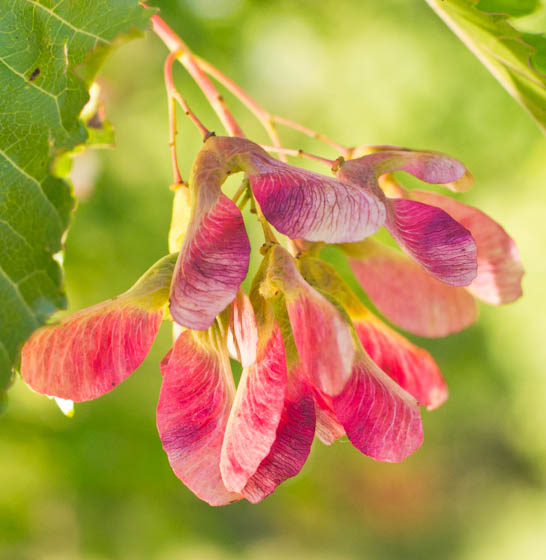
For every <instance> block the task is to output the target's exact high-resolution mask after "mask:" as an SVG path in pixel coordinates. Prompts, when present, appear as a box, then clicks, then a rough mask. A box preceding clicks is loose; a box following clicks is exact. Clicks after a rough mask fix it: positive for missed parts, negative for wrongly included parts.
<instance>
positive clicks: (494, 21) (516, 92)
mask: <svg viewBox="0 0 546 560" xmlns="http://www.w3.org/2000/svg"><path fill="white" fill-rule="evenodd" d="M426 1H427V3H428V4H429V5H430V6H431V8H432V9H433V10H434V11H436V13H437V14H438V15H439V16H440V17H441V18H442V19H443V20H444V22H445V23H446V24H447V25H448V26H449V27H450V28H451V30H452V31H453V32H454V33H455V34H456V35H457V36H458V37H459V39H461V41H463V43H465V44H466V46H467V47H468V48H469V49H470V50H471V51H472V52H473V53H474V54H475V55H476V56H477V57H478V59H479V60H480V61H481V62H482V64H484V65H485V66H486V68H487V69H488V70H489V71H490V72H491V73H492V74H493V76H495V78H497V80H498V81H499V82H500V83H501V84H502V86H503V87H504V88H505V89H506V91H508V93H509V94H510V95H512V97H514V98H515V99H516V100H517V101H518V102H519V103H520V105H522V106H523V107H524V108H525V109H526V110H527V111H528V112H529V113H530V114H531V116H532V117H533V118H534V119H535V120H536V121H537V122H538V124H539V126H540V127H541V129H542V130H543V131H544V132H546V37H545V36H544V35H541V34H536V33H522V32H520V31H518V30H517V29H516V28H514V27H513V26H512V25H511V24H510V23H509V22H508V20H509V18H510V17H511V16H522V15H527V14H529V13H532V12H533V11H534V10H536V9H537V8H538V6H539V2H538V0H478V1H477V0H426Z"/></svg>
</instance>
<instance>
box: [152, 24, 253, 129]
mask: <svg viewBox="0 0 546 560" xmlns="http://www.w3.org/2000/svg"><path fill="white" fill-rule="evenodd" d="M151 20H152V27H153V30H154V32H155V33H156V35H157V36H158V37H159V38H160V39H161V40H162V41H163V42H164V43H165V45H166V46H167V48H168V49H169V50H170V51H171V52H176V54H177V56H176V58H177V60H178V61H179V62H180V63H181V64H182V65H183V66H184V68H186V70H187V71H188V73H189V74H190V75H191V77H192V78H193V79H194V80H195V81H196V83H197V85H198V86H199V87H200V89H201V91H202V92H203V93H204V95H205V96H206V98H207V100H208V102H209V103H210V105H211V106H212V108H213V109H214V111H215V112H216V114H217V115H218V118H219V119H220V120H221V121H222V124H223V125H224V127H225V128H226V130H227V131H228V133H229V134H230V135H231V136H239V137H241V138H244V136H245V135H244V132H243V131H242V129H241V127H240V126H239V125H238V124H237V121H236V120H235V118H234V117H233V115H232V114H231V113H230V111H229V110H228V108H227V107H226V104H225V103H224V98H223V97H222V96H221V95H220V94H219V93H218V90H217V89H216V88H215V87H214V85H213V83H212V82H211V81H210V79H209V78H208V76H207V75H206V74H205V72H204V71H203V70H201V68H199V66H198V64H197V62H195V59H194V57H193V55H192V53H191V51H190V49H189V48H188V46H187V45H186V43H184V41H182V39H181V38H180V37H179V36H178V35H177V34H176V33H175V32H174V31H173V30H172V29H171V28H170V27H169V25H167V23H166V22H165V21H164V20H163V19H162V18H161V17H160V16H158V15H153V16H152V17H151Z"/></svg>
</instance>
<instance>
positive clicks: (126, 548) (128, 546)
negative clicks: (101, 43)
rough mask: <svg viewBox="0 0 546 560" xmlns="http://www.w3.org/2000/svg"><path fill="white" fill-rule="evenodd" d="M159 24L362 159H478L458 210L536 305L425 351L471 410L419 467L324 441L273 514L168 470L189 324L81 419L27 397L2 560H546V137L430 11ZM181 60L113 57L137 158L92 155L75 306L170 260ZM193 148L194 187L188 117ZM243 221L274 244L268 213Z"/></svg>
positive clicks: (10, 420) (348, 11) (10, 425)
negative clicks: (413, 151)
mask: <svg viewBox="0 0 546 560" xmlns="http://www.w3.org/2000/svg"><path fill="white" fill-rule="evenodd" d="M161 6H162V16H163V17H164V18H165V19H166V20H167V21H168V22H169V23H171V24H172V26H173V27H174V28H175V29H176V30H177V32H179V33H180V34H181V35H182V36H183V37H184V38H185V39H186V40H187V42H188V43H189V44H190V45H191V46H192V47H193V48H194V49H195V50H196V52H198V53H199V54H201V55H202V56H204V57H205V58H208V59H210V60H211V61H212V62H213V63H215V64H216V65H217V66H218V67H220V68H221V69H222V70H224V71H225V72H227V73H228V74H229V75H231V76H232V77H234V78H235V79H236V80H237V81H239V82H241V84H242V85H243V86H244V87H245V88H246V89H248V90H249V92H250V93H252V94H253V95H255V96H256V98H257V99H258V100H260V101H261V102H262V103H263V105H265V106H266V107H267V108H268V109H270V110H272V111H274V112H277V113H279V114H281V115H283V116H286V117H289V118H294V119H296V120H299V121H301V122H302V123H304V124H308V125H311V126H314V127H315V128H317V129H319V130H321V131H323V132H325V133H327V134H329V135H330V136H332V137H334V138H337V139H339V140H340V141H342V142H345V143H347V144H360V143H377V144H382V143H390V144H400V145H407V146H410V147H415V148H427V149H435V150H440V151H444V152H446V153H449V154H450V155H453V156H454V157H457V158H459V159H461V160H462V161H463V162H464V163H465V164H466V165H467V166H468V167H469V169H471V171H472V172H473V174H474V176H475V178H476V184H475V187H474V189H473V190H472V191H471V192H469V193H466V194H464V195H457V196H458V197H460V198H461V199H463V200H465V201H467V202H469V203H471V204H476V205H478V206H480V208H482V209H483V210H484V211H486V212H488V213H490V214H491V215H492V216H494V217H495V218H496V219H497V220H499V221H500V222H501V223H502V224H503V225H504V226H505V228H506V229H507V230H508V232H509V233H510V234H511V235H513V236H514V238H515V239H516V240H517V242H518V244H519V248H520V251H521V254H522V259H523V262H524V264H525V267H526V270H527V273H526V277H525V279H524V292H525V295H524V298H523V299H522V300H520V301H519V302H517V303H515V304H513V305H510V306H506V307H502V308H491V307H488V306H485V305H484V306H482V307H481V317H480V320H479V323H478V324H477V325H476V326H474V327H472V328H470V329H469V330H467V331H465V332H463V333H461V334H459V335H455V336H452V337H450V338H447V339H443V340H432V341H424V340H422V339H421V340H417V342H418V343H419V344H423V345H425V346H426V348H427V349H428V350H429V351H430V352H432V353H433V355H434V356H435V357H436V358H437V360H438V362H439V364H440V366H441V367H442V369H443V371H444V373H445V375H446V378H447V381H448V383H449V387H450V393H451V395H450V399H449V400H448V401H447V403H446V404H445V405H443V406H442V407H441V408H440V409H438V410H437V411H434V412H423V415H424V422H425V443H424V445H423V447H422V448H421V449H420V450H419V451H418V452H417V453H416V454H415V455H413V456H412V457H410V458H409V459H408V460H407V461H405V462H404V463H402V464H400V465H392V464H381V463H375V462H373V461H372V460H369V459H367V458H365V457H363V456H362V455H361V454H359V453H358V452H357V451H356V450H355V449H353V448H352V446H351V445H350V444H348V443H346V442H343V441H341V442H338V443H336V444H334V445H333V446H332V447H330V448H327V447H325V446H323V445H321V444H319V443H315V444H314V447H313V450H312V453H311V458H310V460H309V461H308V463H307V464H306V465H305V467H304V470H303V472H302V473H301V474H300V476H299V477H297V478H296V479H293V480H291V481H288V482H287V483H286V484H284V485H282V486H281V487H279V488H278V489H277V490H276V492H275V493H274V494H273V495H272V496H271V497H269V498H268V499H267V500H266V501H264V502H263V503H262V504H260V505H258V506H251V505H250V504H247V503H237V504H235V505H233V506H229V507H226V508H221V509H213V508H210V507H209V506H207V505H206V504H204V503H202V502H200V501H199V500H198V499H197V498H195V497H194V496H193V494H192V493H191V492H190V491H189V490H187V489H186V488H185V487H184V486H183V485H182V484H181V483H180V482H179V481H178V480H177V479H176V478H175V476H174V475H173V473H172V471H171V469H170V467H169V465H168V462H167V459H166V457H165V455H164V453H163V451H162V449H161V444H160V442H159V438H158V436H157V433H156V428H155V406H156V403H157V396H158V394H159V386H160V374H159V367H158V364H159V360H160V358H161V357H162V356H163V355H164V354H165V353H166V351H167V349H168V347H169V343H170V328H169V326H165V328H164V330H163V331H162V333H161V336H160V337H159V339H158V340H157V341H156V344H155V346H154V348H153V350H152V352H151V354H150V356H149V357H148V358H147V359H146V361H145V363H144V365H143V366H142V367H141V368H140V370H139V371H138V372H137V373H136V374H134V375H133V376H131V377H130V378H129V380H127V381H126V382H124V383H123V384H122V385H121V386H120V387H118V388H117V389H116V390H115V391H113V392H112V393H110V394H108V395H106V396H105V397H103V398H101V399H100V400H97V401H93V402H90V403H85V404H81V405H77V406H76V413H75V416H74V418H73V419H71V420H69V419H66V418H65V417H64V416H63V415H62V414H61V413H60V412H59V411H58V410H57V408H56V406H55V404H54V403H53V402H52V401H49V400H47V399H46V398H45V397H42V396H39V395H36V394H33V393H31V392H30V391H29V390H28V389H27V388H26V387H25V386H24V384H23V383H22V382H21V381H17V382H16V383H15V386H14V388H13V391H12V393H11V395H12V396H11V399H10V403H9V406H8V409H7V411H6V413H5V414H4V417H3V418H2V420H1V421H0V422H1V424H0V451H1V457H2V460H1V461H0V480H2V482H3V484H2V491H1V492H0V559H1V560H49V559H53V558H54V559H55V560H112V559H116V560H117V559H122V560H129V559H130V560H156V559H157V560H179V559H183V560H187V559H188V560H235V559H237V560H276V559H277V558H301V559H303V560H308V559H309V560H310V559H313V560H348V559H350V560H353V559H355V560H363V559H364V560H368V559H373V560H375V559H377V560H391V559H392V560H394V559H401V560H402V559H403V560H406V559H408V558H419V559H436V558H442V559H447V560H451V559H457V560H490V559H491V558H495V559H498V560H513V559H514V558H527V559H531V560H535V559H537V560H538V559H542V558H543V557H544V556H545V550H546V547H545V544H544V526H546V437H545V436H544V434H545V433H546V415H545V414H544V402H545V399H546V373H545V371H544V363H546V347H545V345H544V341H543V324H544V315H545V311H546V309H545V302H546V294H545V293H544V286H545V285H546V265H545V262H546V260H545V259H544V254H543V252H544V241H543V240H544V238H545V236H546V221H545V220H544V218H543V214H544V211H543V208H544V205H545V204H546V194H545V192H544V188H543V185H544V183H545V181H546V165H545V154H546V141H545V139H544V138H543V136H542V135H541V133H540V131H539V130H538V129H537V127H536V126H535V125H534V123H533V122H532V121H531V120H530V119H529V118H528V117H527V115H525V113H524V112H523V111H522V110H521V108H520V107H519V106H518V105H517V103H515V102H514V100H513V99H511V98H510V96H508V95H507V94H506V92H505V91H503V89H502V88H500V87H499V85H498V83H497V82H496V81H495V80H494V79H493V78H492V77H491V76H490V75H489V74H488V73H487V72H486V71H485V70H484V68H483V66H482V65H481V64H480V63H479V61H477V60H476V59H475V57H474V56H473V55H472V54H471V53H470V52H468V50H467V49H466V48H465V47H464V46H463V45H462V44H461V43H460V42H459V41H458V39H457V38H456V37H455V36H454V35H453V34H452V33H451V32H450V31H449V30H448V29H447V28H446V27H445V25H444V24H443V23H442V21H441V20H440V19H439V18H438V17H436V16H435V14H434V13H433V12H431V10H430V9H429V8H428V7H427V6H426V5H425V3H421V2H407V1H406V0H384V1H383V2H376V1H372V0H366V1H363V0H348V1H347V2H333V1H325V2H311V1H310V0H305V1H304V0H297V1H288V0H285V1H277V2H266V1H265V0H263V1H250V0H246V1H245V0H210V1H209V0H191V1H190V0H185V1H180V2H166V1H165V2H162V3H161ZM537 17H540V13H539V14H537ZM165 55H166V51H165V48H164V47H163V45H161V44H160V43H159V41H158V40H157V39H156V38H155V37H153V36H149V37H147V38H146V39H145V40H141V41H136V42H133V43H132V44H130V45H128V46H126V47H123V48H122V49H121V50H119V51H118V52H117V53H116V54H115V55H114V56H113V57H112V59H111V60H110V61H109V62H108V64H107V67H106V70H105V72H104V75H103V78H102V80H101V85H102V92H103V95H104V97H105V104H106V109H107V116H108V118H109V119H110V120H111V121H112V122H113V123H114V124H115V126H116V137H117V148H116V150H113V151H108V152H101V153H100V157H99V158H98V159H97V158H96V157H94V158H92V159H87V156H83V157H84V158H86V159H83V160H82V162H83V161H85V165H83V164H82V169H84V170H85V169H87V175H86V176H87V177H89V176H93V175H95V176H96V177H97V178H98V179H97V181H96V184H95V186H94V190H93V192H91V193H88V194H87V195H86V196H85V199H84V200H82V202H81V203H80V205H79V207H78V209H77V211H76V214H75V218H74V225H73V228H72V230H71V232H70V235H69V237H68V239H67V250H66V258H65V265H66V270H67V286H68V290H69V300H70V307H71V309H78V308H81V307H83V306H85V305H88V304H92V303H95V302H97V301H99V300H101V299H105V298H107V297H110V296H112V295H114V294H116V293H120V292H122V291H123V290H125V289H127V288H128V287H129V286H130V285H131V284H132V282H133V281H134V280H135V279H136V278H137V277H138V276H139V274H141V273H142V272H143V271H144V270H145V269H146V268H147V267H148V266H149V265H150V264H151V263H153V262H155V260H157V259H158V258H159V257H161V256H162V255H164V254H165V253H166V252H167V231H168V228H169V220H170V205H171V201H172V192H171V191H169V189H168V186H169V184H170V183H171V181H172V178H171V172H170V157H169V149H168V123H167V116H166V115H167V107H166V96H165V93H164V90H163V85H162V63H163V60H164V57H165ZM175 79H176V82H177V85H178V86H179V87H180V89H181V90H182V91H183V92H184V93H185V94H186V97H187V98H188V99H189V101H190V104H191V106H192V109H194V110H195V111H196V112H197V113H198V114H199V116H202V118H203V120H204V122H205V124H206V125H207V126H210V127H211V128H213V129H215V130H217V131H221V129H220V125H219V124H218V123H217V121H216V120H215V119H214V116H213V115H212V112H211V111H210V110H209V109H208V108H207V107H206V105H205V103H204V101H203V100H202V95H201V94H200V93H199V91H198V90H197V88H195V86H194V85H193V84H192V83H191V80H190V79H189V78H188V77H187V76H186V75H185V74H184V72H183V71H182V69H181V68H176V71H175ZM225 97H226V100H227V101H228V103H230V104H231V105H232V106H233V107H235V109H236V115H237V116H239V115H241V116H242V118H241V125H242V127H243V128H244V130H245V131H246V132H248V134H249V135H250V136H251V137H252V138H253V139H257V140H262V141H264V142H265V140H266V138H265V135H263V133H262V131H261V130H260V128H259V126H258V125H256V124H254V121H252V119H251V118H250V117H246V116H243V115H246V114H245V113H244V112H243V109H239V105H237V104H236V103H235V102H233V100H232V98H231V97H230V96H229V95H228V94H226V96H225ZM283 132H284V131H283ZM178 138H179V142H180V155H181V160H182V164H183V172H184V173H185V176H186V177H187V176H188V172H189V168H190V165H191V161H192V159H193V157H194V155H195V153H196V152H197V150H198V149H199V146H200V143H201V141H200V138H199V136H198V134H197V132H196V131H195V130H194V129H193V128H192V125H191V123H189V122H187V119H185V118H184V115H181V117H180V120H179V136H178ZM284 138H285V139H286V144H287V145H290V146H292V147H301V148H304V149H306V150H309V151H314V152H318V153H320V154H322V155H325V156H332V157H334V156H335V155H336V154H334V153H333V152H330V151H329V150H328V149H326V148H323V147H322V146H320V145H318V144H316V143H314V142H313V141H312V140H307V139H305V138H302V137H300V136H298V135H297V134H296V133H292V132H290V131H288V132H286V133H285V134H284ZM94 155H95V156H96V154H94ZM76 161H77V160H76ZM299 163H302V162H299ZM310 167H312V168H313V169H316V170H321V167H320V166H319V165H318V164H317V165H316V166H315V165H313V166H310ZM84 176H85V173H84ZM400 178H401V179H402V180H403V181H406V182H407V183H408V184H409V183H410V181H409V179H406V177H405V176H402V175H401V176H400ZM237 182H238V179H236V180H235V186H237ZM411 184H412V185H415V184H417V181H411ZM77 185H78V183H77ZM77 185H76V186H77ZM87 185H88V184H87ZM86 188H89V187H88V186H87V187H86ZM85 192H88V191H85ZM245 219H247V222H248V224H249V226H250V227H251V228H252V227H254V224H255V221H254V220H255V219H254V217H252V216H245ZM254 231H255V234H254V242H255V245H256V246H259V245H260V244H261V234H260V232H259V228H254ZM325 256H326V257H327V258H328V259H329V260H330V261H331V262H334V263H335V264H336V266H337V267H338V269H339V270H340V271H341V272H342V273H343V275H344V276H345V277H346V278H347V279H348V280H349V281H350V282H351V283H352V285H353V286H354V280H353V279H352V277H351V275H350V272H349V268H348V266H347V264H346V262H345V261H344V260H343V258H342V257H341V256H340V255H339V254H338V253H337V252H336V251H335V250H329V251H328V252H327V253H326V255H325ZM360 293H361V292H360Z"/></svg>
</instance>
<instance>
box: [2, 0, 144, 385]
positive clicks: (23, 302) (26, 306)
mask: <svg viewBox="0 0 546 560" xmlns="http://www.w3.org/2000/svg"><path fill="white" fill-rule="evenodd" d="M149 15H150V12H147V11H146V10H145V9H144V8H142V7H141V6H139V4H138V2H136V0H97V1H95V2H57V3H52V2H49V1H47V0H42V1H35V0H8V1H5V2H2V6H1V8H0V52H1V55H0V393H1V392H2V390H4V389H5V388H6V387H7V385H8V384H9V381H10V378H11V371H12V367H13V365H14V363H15V362H16V361H17V358H18V351H19V349H20V346H21V344H22V343H23V342H24V340H25V339H26V338H27V337H28V336H29V335H30V333H31V332H32V331H33V330H34V329H36V328H37V327H38V326H40V325H41V324H42V323H44V321H45V320H46V318H47V317H48V316H49V315H50V314H51V313H53V312H54V311H56V310H57V309H60V308H63V307H65V306H66V296H65V294H64V289H63V280H62V272H61V267H60V265H59V264H58V262H57V260H55V259H54V255H55V254H56V253H58V252H59V251H60V250H61V249H62V239H63V235H64V233H65V231H66V229H67V227H68V224H69V220H70V213H71V210H72V208H73V206H74V199H73V196H72V193H71V190H70V187H69V185H68V183H67V182H66V181H64V180H63V179H62V178H60V177H59V176H54V175H53V172H52V164H53V162H54V160H55V158H56V157H57V156H58V155H59V154H60V153H62V152H65V151H67V150H72V149H73V148H74V147H75V146H77V145H78V144H81V143H83V142H85V141H86V139H87V136H88V133H87V129H86V126H85V125H84V123H83V122H82V121H81V120H80V119H79V118H78V115H79V114H80V112H81V110H82V108H83V107H84V105H85V104H86V103H87V101H88V99H89V95H88V91H87V90H88V87H89V85H90V84H91V81H92V79H93V77H94V76H95V74H96V72H97V70H98V68H99V66H100V64H101V63H102V61H103V60H104V57H105V56H106V54H107V53H108V52H109V51H110V49H111V47H112V46H113V44H114V43H117V42H119V39H118V36H119V34H126V35H130V36H134V35H135V32H136V30H137V29H144V27H145V26H146V25H147V22H148V18H149ZM87 124H88V126H89V123H87ZM103 140H104V139H103Z"/></svg>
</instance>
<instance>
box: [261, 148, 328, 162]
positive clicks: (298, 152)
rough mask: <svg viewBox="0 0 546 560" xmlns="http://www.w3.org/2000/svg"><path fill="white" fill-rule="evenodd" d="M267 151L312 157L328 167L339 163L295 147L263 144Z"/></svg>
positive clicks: (299, 156)
mask: <svg viewBox="0 0 546 560" xmlns="http://www.w3.org/2000/svg"><path fill="white" fill-rule="evenodd" d="M261 147H262V148H263V149H264V150H265V151H266V152H274V153H281V154H287V155H289V156H293V157H298V158H306V159H312V160H314V161H320V162H321V163H324V164H326V165H328V167H333V166H334V165H336V164H337V163H338V160H334V159H327V158H323V157H321V156H316V155H315V154H310V153H309V152H304V151H303V150H294V149H293V148H277V147H276V146H261Z"/></svg>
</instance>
